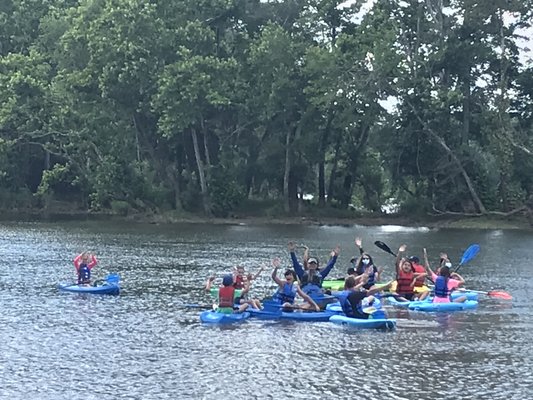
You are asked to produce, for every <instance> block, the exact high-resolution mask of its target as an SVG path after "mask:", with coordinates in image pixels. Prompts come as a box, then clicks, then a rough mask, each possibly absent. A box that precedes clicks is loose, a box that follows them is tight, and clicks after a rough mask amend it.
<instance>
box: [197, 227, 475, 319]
mask: <svg viewBox="0 0 533 400" xmlns="http://www.w3.org/2000/svg"><path fill="white" fill-rule="evenodd" d="M355 246H356V248H357V249H358V251H359V255H358V256H357V257H353V258H352V259H351V260H350V263H351V266H350V268H348V270H347V275H346V276H345V277H344V278H343V279H344V288H343V290H341V291H338V292H333V293H331V291H329V290H325V289H324V288H323V287H322V284H323V282H324V279H325V278H326V277H327V276H328V275H329V274H330V272H331V270H332V269H333V267H334V266H335V263H336V262H337V258H338V256H339V253H340V248H339V246H337V247H335V249H333V250H332V251H331V253H330V258H329V260H328V262H327V264H326V267H325V268H323V269H321V268H320V266H319V261H318V258H317V257H314V256H311V255H310V254H309V248H308V247H306V246H301V247H303V248H304V254H303V259H302V262H301V263H300V261H299V260H298V257H297V255H296V247H297V246H296V245H295V243H294V242H289V244H288V250H289V255H290V259H291V262H292V268H288V269H286V270H285V271H284V272H283V277H284V279H281V278H280V277H279V276H278V270H279V268H280V266H281V261H280V260H279V259H277V258H276V259H274V260H273V261H272V265H273V267H274V269H273V271H272V279H273V280H274V282H275V283H276V284H277V286H278V288H277V290H276V292H275V293H274V295H273V296H272V301H273V302H275V303H278V304H279V308H280V309H282V310H283V311H294V310H295V309H300V310H304V311H320V309H321V306H324V305H325V304H324V302H322V301H321V300H323V299H324V298H326V299H334V300H335V301H337V300H338V301H339V302H340V305H341V307H342V310H343V311H344V313H345V314H346V316H347V317H352V318H362V319H366V318H369V315H370V313H369V312H365V311H366V310H367V309H372V307H371V306H372V304H373V302H374V295H375V294H377V293H379V292H382V291H387V290H390V292H391V293H389V294H388V295H389V296H394V297H395V298H396V300H398V301H413V300H424V299H426V298H427V297H428V296H429V295H430V294H431V291H430V289H429V288H428V287H427V286H425V280H426V279H430V280H431V281H432V282H433V283H434V290H433V302H434V303H445V302H450V301H452V300H451V299H450V294H451V292H452V291H453V290H455V289H457V288H458V287H459V286H461V285H462V284H464V279H463V278H462V277H461V276H460V275H459V274H458V273H456V272H452V271H451V267H452V264H451V262H450V259H449V258H448V255H447V254H445V253H441V254H440V259H439V265H438V267H437V270H436V271H435V272H434V271H433V270H432V269H431V267H430V265H429V261H428V256H427V252H426V249H424V265H422V264H420V259H419V258H418V257H417V256H414V255H413V256H407V255H406V253H405V252H406V250H407V246H406V245H401V246H400V247H399V248H398V252H397V254H396V260H395V272H396V276H395V279H394V280H391V281H389V282H387V283H385V284H378V282H379V281H380V278H381V273H382V272H383V268H378V267H377V266H376V265H375V264H374V262H373V259H372V256H371V255H370V254H368V253H366V252H365V251H363V248H362V241H361V239H360V238H358V237H357V238H356V239H355ZM391 254H394V253H392V252H391ZM264 268H265V267H261V269H260V270H259V271H258V272H257V273H256V274H255V275H253V274H250V273H248V274H246V273H245V271H244V267H242V266H239V267H237V268H236V269H235V271H234V273H233V274H228V275H225V276H224V277H223V279H222V285H221V286H220V287H219V289H218V308H217V310H218V312H222V313H232V312H242V311H244V310H246V309H247V308H248V307H252V308H255V309H260V308H261V303H260V301H259V300H258V299H253V298H249V297H248V294H249V290H250V285H251V283H252V281H253V280H255V279H257V277H258V276H259V274H260V273H261V272H262V271H263V270H264ZM214 280H215V277H214V276H211V277H209V279H208V281H207V284H206V289H207V290H211V289H212V284H213V282H214ZM331 295H333V296H331ZM297 296H299V297H301V298H302V299H303V302H302V303H296V297H297ZM465 300H466V297H464V296H462V297H459V298H456V299H454V300H453V301H454V302H464V301H465Z"/></svg>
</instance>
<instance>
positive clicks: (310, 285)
mask: <svg viewBox="0 0 533 400" xmlns="http://www.w3.org/2000/svg"><path fill="white" fill-rule="evenodd" d="M288 247H289V253H290V255H291V260H292V265H293V267H294V271H295V272H296V276H297V278H298V280H299V281H300V285H301V289H302V290H303V291H304V292H305V293H306V294H308V295H311V296H320V295H323V291H322V281H323V280H324V279H325V278H326V276H328V274H329V273H330V272H331V270H332V269H333V267H334V266H335V262H336V261H337V257H338V256H339V253H340V247H339V246H337V247H335V249H334V250H332V251H331V258H330V260H329V261H328V264H327V265H326V268H324V269H323V270H320V269H319V268H318V265H319V263H318V259H317V258H316V257H309V259H308V260H307V270H305V269H304V267H303V265H302V264H300V262H299V261H298V258H297V257H296V253H295V248H296V245H295V244H294V242H289V246H288Z"/></svg>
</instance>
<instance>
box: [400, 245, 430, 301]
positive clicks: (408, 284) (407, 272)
mask: <svg viewBox="0 0 533 400" xmlns="http://www.w3.org/2000/svg"><path fill="white" fill-rule="evenodd" d="M406 248H407V246H406V245H405V244H402V245H401V246H400V248H399V249H398V254H397V256H396V282H397V285H396V293H397V294H398V297H396V299H397V300H398V301H412V300H414V299H415V296H416V294H415V292H414V287H415V282H416V280H417V279H418V278H419V277H421V276H425V275H426V273H425V272H424V273H417V272H415V271H414V269H413V264H412V262H411V261H409V260H408V259H406V258H403V257H402V253H403V252H405V250H406ZM428 295H429V292H423V293H421V294H420V296H419V297H418V300H424V299H425V298H426V297H427V296H428Z"/></svg>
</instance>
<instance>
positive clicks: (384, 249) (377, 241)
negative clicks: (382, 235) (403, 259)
mask: <svg viewBox="0 0 533 400" xmlns="http://www.w3.org/2000/svg"><path fill="white" fill-rule="evenodd" d="M374 244H375V245H376V246H377V247H379V248H380V249H381V250H383V251H386V252H387V253H389V254H392V255H393V256H394V257H396V253H394V252H393V251H392V250H391V249H390V247H389V246H387V245H386V244H385V243H383V242H381V241H379V240H376V241H375V242H374Z"/></svg>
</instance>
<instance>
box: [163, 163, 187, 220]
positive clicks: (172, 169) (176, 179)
mask: <svg viewBox="0 0 533 400" xmlns="http://www.w3.org/2000/svg"><path fill="white" fill-rule="evenodd" d="M166 171H167V176H168V180H169V181H170V182H171V183H172V190H173V191H174V209H175V210H176V211H183V203H182V202H181V187H180V173H179V171H178V170H177V168H176V166H175V164H169V165H167V168H166Z"/></svg>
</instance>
